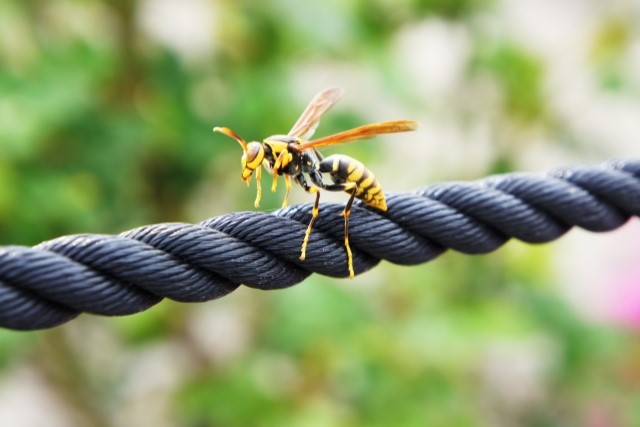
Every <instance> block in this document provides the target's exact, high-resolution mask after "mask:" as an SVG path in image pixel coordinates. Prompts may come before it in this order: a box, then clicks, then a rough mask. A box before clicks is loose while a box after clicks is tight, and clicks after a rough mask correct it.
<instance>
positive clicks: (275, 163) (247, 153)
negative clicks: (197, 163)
mask: <svg viewBox="0 0 640 427" xmlns="http://www.w3.org/2000/svg"><path fill="white" fill-rule="evenodd" d="M341 96H342V90H341V89H339V88H328V89H325V90H323V91H322V92H320V93H318V94H317V95H316V96H315V97H314V98H313V99H312V100H311V102H310V103H309V105H307V107H306V108H305V110H304V111H303V112H302V114H301V115H300V117H299V118H298V120H297V121H296V123H295V124H294V125H293V127H292V128H291V130H290V131H289V133H288V134H286V135H272V136H270V137H268V138H265V139H264V140H263V141H262V142H257V141H252V142H246V141H245V140H244V139H242V138H241V137H240V136H238V134H236V133H235V132H234V131H232V130H231V129H229V128H226V127H215V128H213V131H214V132H219V133H223V134H225V135H227V136H229V137H231V138H233V139H235V140H236V141H237V142H238V143H239V144H240V145H241V146H242V150H243V151H244V154H243V155H242V159H241V164H242V179H243V180H244V181H245V182H246V183H247V185H248V184H249V182H250V179H251V175H252V174H253V172H255V173H256V175H255V176H256V183H257V184H256V185H257V195H256V200H255V203H254V205H255V207H258V206H259V205H260V199H261V197H262V187H261V185H260V179H261V176H262V168H261V166H264V167H265V169H267V171H268V172H269V173H270V174H272V175H273V183H272V185H271V191H275V190H276V187H277V183H278V177H279V176H280V175H282V176H283V177H284V182H285V186H286V193H285V196H284V200H283V202H282V207H285V206H286V205H287V199H288V197H289V191H290V190H291V180H292V179H293V180H294V181H295V182H296V183H298V184H299V185H300V186H302V188H304V190H305V191H306V192H308V193H312V194H315V196H316V197H315V201H314V203H313V209H312V211H311V221H310V222H309V225H308V226H307V230H306V232H305V235H304V239H303V241H302V248H301V254H300V259H301V260H304V259H305V257H306V251H307V244H308V242H309V235H310V234H311V229H312V228H313V224H314V222H315V221H316V218H317V217H318V214H319V203H320V191H321V190H327V191H344V192H346V193H348V194H349V195H350V196H349V199H348V201H347V203H346V205H345V208H344V210H343V211H342V216H343V217H344V245H345V249H346V252H347V268H348V270H349V277H350V278H353V277H354V271H353V256H352V253H351V248H350V246H349V216H350V214H351V207H352V205H353V201H354V199H355V198H357V199H359V200H361V201H362V202H364V203H365V204H366V205H369V206H371V207H374V208H376V209H379V210H381V211H386V210H387V204H386V201H385V197H384V192H383V191H382V187H381V186H380V183H379V182H378V180H377V179H376V178H375V177H374V175H373V173H372V172H371V171H370V170H369V169H367V168H366V167H365V166H364V165H363V164H362V163H361V162H359V161H358V160H356V159H353V158H351V157H348V156H345V155H343V154H334V155H331V156H328V157H326V158H325V157H323V156H322V154H321V153H320V152H319V151H318V150H317V149H318V148H321V147H327V146H330V145H337V144H344V143H347V142H352V141H358V140H362V139H369V138H373V137H374V136H376V135H380V134H385V133H396V132H407V131H412V130H415V129H417V128H418V123H417V122H415V121H412V120H393V121H388V122H378V123H371V124H367V125H363V126H359V127H356V128H353V129H350V130H346V131H343V132H339V133H336V134H333V135H329V136H325V137H323V138H319V139H315V140H312V141H310V140H309V138H311V136H312V135H313V133H314V132H315V130H316V128H317V127H318V124H319V123H320V118H321V117H322V115H323V114H324V113H326V112H327V111H328V110H329V109H330V108H331V107H333V105H335V103H336V102H337V101H338V100H339V99H340V97H341ZM323 174H328V175H329V177H330V179H331V183H325V181H324V180H323Z"/></svg>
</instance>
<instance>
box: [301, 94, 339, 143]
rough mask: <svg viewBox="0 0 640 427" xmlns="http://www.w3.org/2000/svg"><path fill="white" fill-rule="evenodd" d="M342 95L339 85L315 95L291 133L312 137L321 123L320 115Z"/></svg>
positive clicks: (304, 137) (306, 137) (304, 138)
mask: <svg viewBox="0 0 640 427" xmlns="http://www.w3.org/2000/svg"><path fill="white" fill-rule="evenodd" d="M341 96H342V89H340V88H337V87H332V88H328V89H325V90H323V91H322V92H320V93H319V94H317V95H316V96H314V97H313V99H312V100H311V102H309V105H307V108H305V110H304V111H303V112H302V114H301V115H300V117H299V118H298V121H296V123H295V124H294V125H293V127H292V128H291V130H290V131H289V135H290V136H294V137H296V138H300V139H302V140H307V139H309V138H311V136H312V135H313V132H314V131H315V130H316V128H317V127H318V123H320V117H322V115H323V114H324V113H326V112H327V111H329V109H330V108H331V107H333V105H334V104H335V103H336V102H338V100H339V99H340V97H341Z"/></svg>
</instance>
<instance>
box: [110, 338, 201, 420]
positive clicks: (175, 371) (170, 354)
mask: <svg viewBox="0 0 640 427" xmlns="http://www.w3.org/2000/svg"><path fill="white" fill-rule="evenodd" d="M194 366H195V361H194V360H193V358H192V355H191V354H190V353H189V349H188V348H186V347H185V346H184V343H182V342H177V341H164V342H162V343H159V344H157V345H150V346H147V347H145V348H144V349H143V350H142V351H139V352H137V353H135V354H134V355H133V356H132V357H131V358H130V359H129V361H128V364H127V369H128V372H127V375H126V380H125V382H124V383H123V384H122V396H121V397H122V401H121V402H119V405H118V410H117V411H115V412H114V414H113V416H114V420H115V424H114V425H129V426H148V425H152V426H156V427H165V426H166V427H169V426H173V425H175V419H174V418H173V416H174V414H172V413H171V410H172V408H174V406H175V405H174V403H173V400H174V399H175V392H176V390H177V389H178V388H179V387H180V386H181V385H182V383H183V381H185V379H187V378H189V376H190V375H189V374H190V371H191V370H192V369H193V368H194Z"/></svg>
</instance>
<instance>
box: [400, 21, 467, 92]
mask: <svg viewBox="0 0 640 427" xmlns="http://www.w3.org/2000/svg"><path fill="white" fill-rule="evenodd" d="M470 48H471V46H470V40H469V34H468V33H467V31H466V29H465V27H464V26H462V25H460V24H453V23H450V22H447V21H442V20H439V19H428V20H425V21H422V22H420V23H418V24H415V25H413V26H408V27H405V28H403V29H402V30H401V31H400V32H399V34H397V35H396V37H395V40H394V42H393V52H394V53H395V55H394V59H393V61H394V63H395V64H396V66H397V67H398V68H399V69H402V70H403V72H404V73H405V74H406V75H407V76H408V78H409V79H410V80H411V82H412V87H413V89H415V91H416V92H417V94H418V95H419V96H420V97H422V98H423V99H425V100H428V101H429V102H434V101H435V102H446V101H447V99H446V98H447V97H448V96H449V95H450V94H451V93H452V92H454V91H455V90H456V89H458V88H459V87H460V85H461V82H462V80H463V78H464V72H465V68H466V66H467V62H468V60H469V54H470Z"/></svg>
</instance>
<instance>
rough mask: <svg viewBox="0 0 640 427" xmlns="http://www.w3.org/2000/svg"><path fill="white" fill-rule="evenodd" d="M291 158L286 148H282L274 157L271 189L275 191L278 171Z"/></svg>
mask: <svg viewBox="0 0 640 427" xmlns="http://www.w3.org/2000/svg"><path fill="white" fill-rule="evenodd" d="M291 159H292V156H291V153H289V150H287V149H286V148H285V149H283V150H282V151H281V152H280V154H279V155H278V158H276V161H275V162H274V164H273V184H272V185H271V191H273V192H275V191H276V188H277V187H278V171H282V170H283V169H284V168H286V167H287V166H288V165H289V163H290V162H291Z"/></svg>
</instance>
